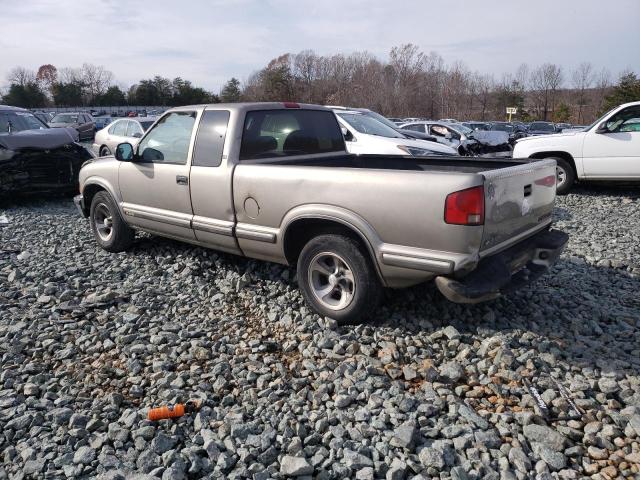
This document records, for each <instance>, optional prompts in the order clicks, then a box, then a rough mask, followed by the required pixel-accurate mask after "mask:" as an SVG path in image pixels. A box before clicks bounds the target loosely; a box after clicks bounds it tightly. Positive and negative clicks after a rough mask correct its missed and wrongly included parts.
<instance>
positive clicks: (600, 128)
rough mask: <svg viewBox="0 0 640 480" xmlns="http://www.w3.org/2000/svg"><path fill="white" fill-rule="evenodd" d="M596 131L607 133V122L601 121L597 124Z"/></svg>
mask: <svg viewBox="0 0 640 480" xmlns="http://www.w3.org/2000/svg"><path fill="white" fill-rule="evenodd" d="M596 133H609V129H608V128H607V122H602V123H601V124H600V125H598V128H596Z"/></svg>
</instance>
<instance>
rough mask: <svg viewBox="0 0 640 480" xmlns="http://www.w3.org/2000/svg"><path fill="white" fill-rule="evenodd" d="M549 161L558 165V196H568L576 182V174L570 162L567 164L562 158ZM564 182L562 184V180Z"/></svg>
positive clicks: (553, 158) (552, 158)
mask: <svg viewBox="0 0 640 480" xmlns="http://www.w3.org/2000/svg"><path fill="white" fill-rule="evenodd" d="M547 159H548V160H555V161H556V163H557V164H558V166H557V169H556V171H557V182H558V185H557V187H556V193H557V194H558V195H566V194H567V193H569V190H571V187H573V184H574V183H575V181H576V173H575V171H574V170H573V167H572V166H571V164H570V163H569V162H567V161H566V160H565V159H564V158H561V157H547ZM561 178H563V179H564V180H563V181H562V183H560V179H561Z"/></svg>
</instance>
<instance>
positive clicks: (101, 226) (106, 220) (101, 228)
mask: <svg viewBox="0 0 640 480" xmlns="http://www.w3.org/2000/svg"><path fill="white" fill-rule="evenodd" d="M89 220H90V222H91V230H92V231H93V236H94V237H95V239H96V242H97V243H98V245H100V247H102V248H103V249H104V250H106V251H107V252H113V253H115V252H122V251H124V250H127V249H128V248H129V247H130V246H131V245H132V244H133V241H134V239H135V231H134V230H133V229H132V228H131V227H130V226H129V225H127V224H126V223H125V222H124V220H122V217H120V212H119V211H118V208H117V206H116V203H115V201H114V200H113V199H112V198H111V195H109V194H108V193H107V192H104V191H102V192H98V193H96V194H95V196H94V197H93V200H92V201H91V209H90V211H89Z"/></svg>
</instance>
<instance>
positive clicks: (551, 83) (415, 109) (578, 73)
mask: <svg viewBox="0 0 640 480" xmlns="http://www.w3.org/2000/svg"><path fill="white" fill-rule="evenodd" d="M242 97H243V98H244V99H246V100H251V101H253V100H256V101H257V100H298V101H303V102H309V103H319V104H323V105H344V106H354V107H366V108H370V109H372V110H375V111H377V112H380V113H382V114H383V115H386V116H390V117H401V118H403V117H427V118H431V119H438V118H457V119H473V120H495V119H504V118H505V116H506V108H507V107H516V108H517V109H518V114H517V115H516V117H515V118H517V119H521V120H524V121H531V120H552V121H556V122H566V121H572V122H573V123H576V124H582V123H589V122H591V121H593V120H595V118H596V117H597V116H598V115H599V114H601V113H602V112H603V111H605V110H608V109H610V108H612V107H614V106H616V105H619V104H620V103H624V102H628V101H634V100H640V81H639V80H638V78H637V76H636V74H635V73H633V72H623V73H622V74H621V76H620V77H619V79H618V82H617V84H616V83H614V82H613V81H612V76H611V73H610V72H609V71H608V70H606V69H600V70H598V69H596V67H594V66H593V65H592V64H591V63H589V62H583V63H581V64H580V65H578V66H577V67H576V68H575V69H574V70H571V71H567V70H565V69H564V68H563V67H562V66H560V65H555V64H551V63H545V64H543V65H539V66H536V67H530V66H528V65H527V64H521V65H520V66H518V68H517V69H516V70H515V72H513V73H506V74H503V75H501V76H500V77H499V78H496V77H495V76H494V75H490V74H485V73H480V72H476V71H471V70H470V69H469V68H468V67H467V66H466V65H465V64H464V63H462V62H455V63H453V64H452V65H447V64H446V63H445V61H444V59H443V58H442V57H441V56H440V55H439V54H437V53H435V52H431V53H425V52H422V51H421V50H420V49H419V48H418V47H417V46H416V45H412V44H407V45H402V46H399V47H394V48H392V49H391V51H390V54H389V58H388V59H387V60H385V61H382V60H380V59H378V58H376V57H375V56H373V55H371V54H369V53H367V52H356V53H352V54H350V55H343V54H338V55H329V56H323V55H317V54H316V53H315V52H313V51H310V50H306V51H302V52H300V53H297V54H289V53H287V54H285V55H282V56H280V57H278V58H275V59H273V60H271V61H270V62H269V63H268V64H267V66H266V67H264V68H263V69H261V70H259V71H257V72H255V73H254V74H253V75H251V77H250V78H249V79H248V80H247V82H246V84H245V85H244V89H243V93H242Z"/></svg>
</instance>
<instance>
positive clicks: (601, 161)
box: [582, 105, 640, 180]
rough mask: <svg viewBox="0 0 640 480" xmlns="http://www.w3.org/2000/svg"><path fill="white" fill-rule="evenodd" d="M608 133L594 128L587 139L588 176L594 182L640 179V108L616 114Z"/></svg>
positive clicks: (584, 145) (610, 120) (585, 143)
mask: <svg viewBox="0 0 640 480" xmlns="http://www.w3.org/2000/svg"><path fill="white" fill-rule="evenodd" d="M605 125H606V127H607V129H608V131H606V132H604V133H596V130H597V127H595V128H593V129H591V131H590V132H588V133H587V134H586V135H585V137H584V144H583V151H582V155H583V165H584V174H585V177H587V178H592V179H598V178H599V179H611V180H613V179H622V180H624V179H629V180H638V179H640V105H634V106H631V107H627V108H625V109H622V110H620V111H619V112H616V113H614V114H613V115H612V116H611V117H609V119H608V120H606V121H605Z"/></svg>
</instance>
